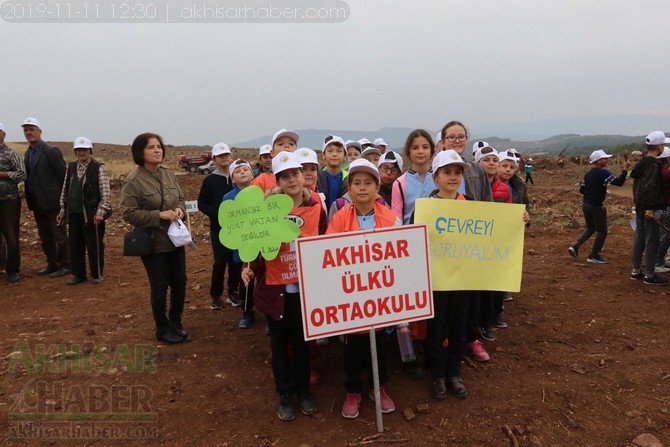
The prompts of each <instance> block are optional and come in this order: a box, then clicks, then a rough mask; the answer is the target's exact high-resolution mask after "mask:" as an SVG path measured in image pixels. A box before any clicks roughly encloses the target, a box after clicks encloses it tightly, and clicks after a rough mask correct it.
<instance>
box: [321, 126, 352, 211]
mask: <svg viewBox="0 0 670 447" xmlns="http://www.w3.org/2000/svg"><path fill="white" fill-rule="evenodd" d="M345 156H346V152H345V143H344V140H343V139H342V138H340V137H338V136H336V135H333V136H332V137H331V138H329V139H327V140H326V141H325V142H324V143H323V161H324V162H325V164H326V166H325V167H324V168H323V169H322V170H320V171H319V178H318V179H317V183H316V190H317V191H319V192H322V193H324V194H325V195H326V209H330V207H331V205H332V204H333V202H334V201H335V200H336V199H337V198H339V197H342V196H343V195H344V193H345V192H347V183H346V178H347V170H346V169H344V168H342V163H344V158H345Z"/></svg>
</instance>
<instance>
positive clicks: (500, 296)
mask: <svg viewBox="0 0 670 447" xmlns="http://www.w3.org/2000/svg"><path fill="white" fill-rule="evenodd" d="M479 293H480V309H479V325H480V326H481V327H483V328H486V329H490V328H491V327H492V326H493V322H494V319H495V317H496V315H498V314H501V313H502V311H503V300H504V299H505V292H492V291H489V290H486V291H482V292H479Z"/></svg>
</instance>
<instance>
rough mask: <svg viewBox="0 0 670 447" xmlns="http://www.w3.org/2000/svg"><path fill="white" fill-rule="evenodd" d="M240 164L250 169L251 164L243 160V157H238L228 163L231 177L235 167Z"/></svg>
mask: <svg viewBox="0 0 670 447" xmlns="http://www.w3.org/2000/svg"><path fill="white" fill-rule="evenodd" d="M240 166H246V167H247V168H249V170H251V165H250V164H249V162H248V161H246V160H243V159H241V158H238V159H237V160H235V161H234V162H232V163H231V164H230V167H229V168H228V169H229V170H230V176H231V177H232V176H233V174H234V173H235V169H237V168H239V167H240Z"/></svg>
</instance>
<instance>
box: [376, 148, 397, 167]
mask: <svg viewBox="0 0 670 447" xmlns="http://www.w3.org/2000/svg"><path fill="white" fill-rule="evenodd" d="M383 163H395V164H397V165H398V169H400V171H402V164H403V160H402V156H401V155H400V154H396V153H395V152H393V151H387V152H384V153H383V154H382V156H381V158H380V159H379V163H377V167H381V165H382V164H383Z"/></svg>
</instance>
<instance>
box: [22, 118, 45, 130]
mask: <svg viewBox="0 0 670 447" xmlns="http://www.w3.org/2000/svg"><path fill="white" fill-rule="evenodd" d="M23 126H35V127H39V128H40V129H41V127H40V122H39V121H37V119H36V118H26V119H24V120H23V122H22V123H21V127H23Z"/></svg>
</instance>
